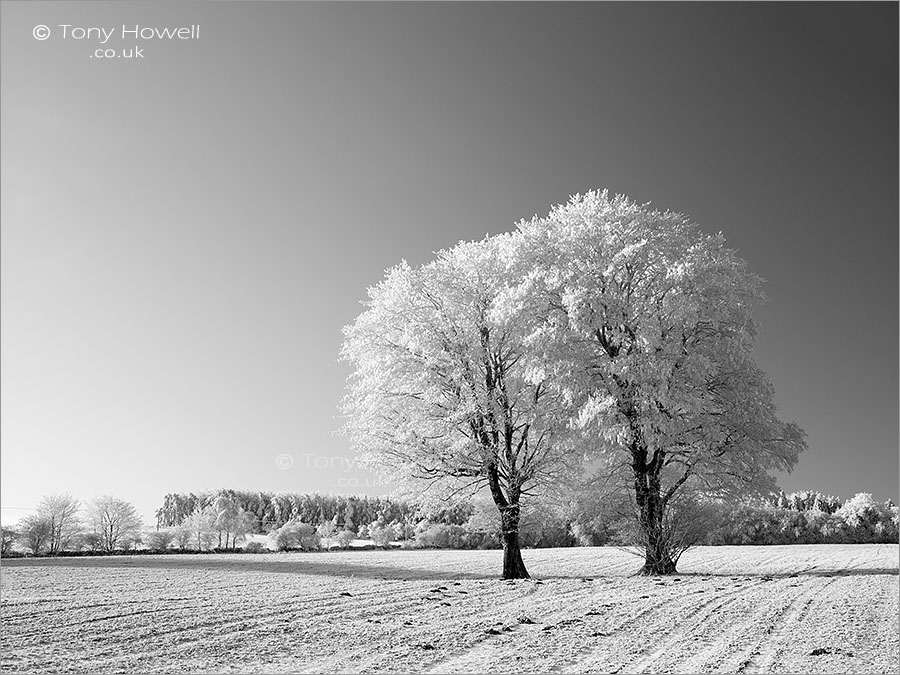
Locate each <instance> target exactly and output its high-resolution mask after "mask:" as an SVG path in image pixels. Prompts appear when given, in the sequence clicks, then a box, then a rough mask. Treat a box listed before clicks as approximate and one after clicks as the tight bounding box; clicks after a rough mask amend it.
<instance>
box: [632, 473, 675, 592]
mask: <svg viewBox="0 0 900 675" xmlns="http://www.w3.org/2000/svg"><path fill="white" fill-rule="evenodd" d="M652 483H653V481H651V484H652ZM638 504H639V505H640V517H641V527H642V528H643V530H644V566H643V567H642V568H641V574H649V575H654V576H655V575H661V574H675V571H676V570H675V561H674V560H672V556H671V553H670V549H669V544H670V543H671V542H669V541H668V537H667V533H666V531H665V528H664V527H663V505H662V503H661V501H660V495H659V490H654V489H652V487H651V489H649V490H647V492H645V494H644V499H642V500H638Z"/></svg>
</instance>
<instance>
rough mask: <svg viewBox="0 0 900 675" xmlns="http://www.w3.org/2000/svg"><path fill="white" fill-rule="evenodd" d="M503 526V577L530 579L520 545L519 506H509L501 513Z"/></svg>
mask: <svg viewBox="0 0 900 675" xmlns="http://www.w3.org/2000/svg"><path fill="white" fill-rule="evenodd" d="M501 523H502V527H503V533H502V537H503V577H502V578H503V579H529V578H530V577H529V575H528V570H527V569H525V561H523V560H522V549H521V548H520V547H519V506H518V504H517V505H515V506H510V507H507V509H506V510H505V511H504V512H503V513H502V515H501Z"/></svg>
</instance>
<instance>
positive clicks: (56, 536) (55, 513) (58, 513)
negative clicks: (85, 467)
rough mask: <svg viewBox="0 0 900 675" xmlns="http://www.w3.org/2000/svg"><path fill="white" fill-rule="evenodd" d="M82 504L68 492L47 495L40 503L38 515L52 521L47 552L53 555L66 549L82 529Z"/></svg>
mask: <svg viewBox="0 0 900 675" xmlns="http://www.w3.org/2000/svg"><path fill="white" fill-rule="evenodd" d="M80 506H81V503H80V502H79V501H78V500H77V499H75V498H74V497H73V496H72V495H70V494H68V493H66V494H53V495H46V496H44V497H43V498H42V499H41V501H40V502H39V503H38V506H37V512H38V515H39V516H41V517H42V518H45V519H46V520H47V521H49V523H50V537H49V539H48V540H47V552H48V553H50V554H51V555H52V554H54V553H59V552H60V551H64V550H66V548H68V546H69V545H71V544H72V543H73V542H74V540H75V539H76V537H77V536H78V534H79V532H80V531H81V523H80V521H79V519H78V510H79V508H80Z"/></svg>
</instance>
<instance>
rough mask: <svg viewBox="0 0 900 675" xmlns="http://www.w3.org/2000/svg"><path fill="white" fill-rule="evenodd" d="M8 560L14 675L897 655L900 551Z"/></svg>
mask: <svg viewBox="0 0 900 675" xmlns="http://www.w3.org/2000/svg"><path fill="white" fill-rule="evenodd" d="M523 555H524V558H525V562H526V564H527V565H528V568H529V571H530V572H531V574H532V576H533V577H534V579H533V580H526V581H515V582H503V581H499V580H497V578H496V576H497V573H498V571H499V567H500V552H499V551H384V552H382V551H360V552H352V551H351V552H342V553H307V554H267V555H242V554H238V555H202V556H201V555H191V556H134V557H126V556H123V557H113V558H57V559H41V560H27V559H14V560H4V561H3V564H2V574H0V586H2V602H0V604H2V641H0V654H2V656H0V669H2V672H4V673H7V672H8V673H13V672H98V673H107V672H123V671H125V672H157V673H163V672H165V673H179V672H420V671H421V672H430V673H449V672H489V671H493V672H558V673H580V672H602V673H639V672H672V671H674V672H728V673H735V672H738V673H756V672H793V673H835V672H853V673H890V672H897V671H898V666H900V664H898V653H900V625H898V593H900V584H898V555H900V551H898V547H897V546H896V545H858V546H769V547H705V548H699V549H695V550H692V551H689V552H688V553H686V554H685V556H684V558H683V559H682V561H681V562H680V564H679V571H680V572H681V574H679V575H677V576H675V577H663V578H653V577H638V576H634V573H635V572H636V570H637V569H638V568H639V567H640V561H639V560H638V559H637V558H636V557H633V556H631V555H629V554H628V553H626V552H624V551H620V550H618V549H613V548H573V549H543V550H527V551H525V552H524V553H523Z"/></svg>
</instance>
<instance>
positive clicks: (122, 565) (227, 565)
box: [3, 553, 500, 581]
mask: <svg viewBox="0 0 900 675" xmlns="http://www.w3.org/2000/svg"><path fill="white" fill-rule="evenodd" d="M276 556H277V554H269V555H265V556H259V557H255V559H251V558H250V556H239V557H238V556H236V557H235V558H229V559H224V560H223V559H221V558H213V557H207V556H196V557H194V556H191V557H187V556H177V555H165V556H144V557H137V556H108V557H107V556H96V557H84V558H75V557H73V558H15V559H9V561H6V560H4V562H3V566H4V567H7V566H8V567H75V568H79V569H90V568H99V569H159V570H173V571H177V570H192V569H194V570H204V571H221V572H263V573H275V574H298V575H313V576H332V577H359V578H363V579H386V580H398V581H419V580H422V581H439V580H448V581H452V580H455V579H479V580H493V579H499V578H500V571H499V567H500V565H499V562H498V565H497V567H498V570H497V573H496V574H487V573H474V572H465V571H461V570H453V569H427V568H426V569H423V568H409V567H398V566H396V565H365V564H352V563H347V562H342V561H331V560H328V561H323V560H316V559H315V556H316V554H315V553H310V554H303V557H302V558H294V559H293V560H273V559H272V558H274V557H276ZM307 556H308V557H307Z"/></svg>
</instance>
